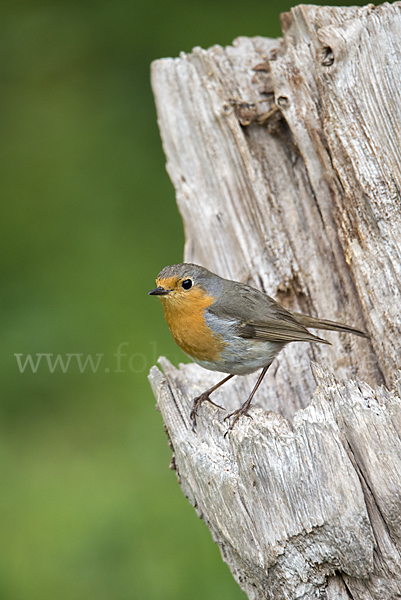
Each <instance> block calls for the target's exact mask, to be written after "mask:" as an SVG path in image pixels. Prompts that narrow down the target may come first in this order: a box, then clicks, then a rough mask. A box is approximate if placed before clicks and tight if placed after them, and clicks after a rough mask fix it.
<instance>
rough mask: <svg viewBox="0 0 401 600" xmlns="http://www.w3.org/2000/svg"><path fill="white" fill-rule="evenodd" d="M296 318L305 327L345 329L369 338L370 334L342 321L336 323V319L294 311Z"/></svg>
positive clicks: (333, 329)
mask: <svg viewBox="0 0 401 600" xmlns="http://www.w3.org/2000/svg"><path fill="white" fill-rule="evenodd" d="M292 316H293V317H294V319H295V320H296V321H297V322H298V323H300V324H301V325H303V326H304V327H314V328H315V329H330V330H332V331H345V332H346V333H353V334H355V335H360V336H361V337H364V338H369V335H368V334H367V333H366V332H365V331H361V330H360V329H356V328H355V327H349V326H348V325H343V324H342V323H336V322H335V321H328V320H327V319H315V318H314V317H308V315H303V314H302V313H292Z"/></svg>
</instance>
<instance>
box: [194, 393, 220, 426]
mask: <svg viewBox="0 0 401 600" xmlns="http://www.w3.org/2000/svg"><path fill="white" fill-rule="evenodd" d="M204 402H210V404H213V406H215V407H216V408H220V409H221V410H224V408H223V407H222V406H220V404H216V402H213V400H211V399H210V396H209V394H207V393H204V394H201V395H200V396H197V397H196V398H194V403H193V406H192V410H191V412H190V413H189V418H190V419H191V421H192V431H193V432H194V433H195V427H196V417H197V415H198V408H199V407H200V405H201V404H203V403H204Z"/></svg>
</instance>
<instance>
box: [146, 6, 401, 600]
mask: <svg viewBox="0 0 401 600" xmlns="http://www.w3.org/2000/svg"><path fill="white" fill-rule="evenodd" d="M282 28H283V39H279V40H271V39H266V38H260V37H258V38H252V39H249V38H239V39H237V40H235V41H234V42H233V45H232V46H230V47H227V48H221V47H219V46H214V47H212V48H210V49H209V50H202V49H200V48H195V49H194V50H193V52H192V53H191V54H187V55H186V54H182V55H181V56H180V58H178V59H164V60H160V61H156V62H155V63H154V64H153V66H152V84H153V89H154V93H155V97H156V104H157V110H158V120H159V126H160V130H161V135H162V140H163V146H164V149H165V153H166V156H167V169H168V172H169V174H170V177H171V179H172V181H173V184H174V186H175V189H176V193H177V203H178V206H179V209H180V211H181V214H182V217H183V220H184V224H185V232H186V245H185V260H186V261H191V262H197V263H199V264H203V265H204V266H206V267H208V268H210V269H211V270H212V271H215V272H217V273H218V274H220V275H222V276H225V277H230V278H233V279H237V280H241V281H244V282H247V283H250V284H251V285H254V286H255V287H259V288H260V289H262V290H264V291H266V292H267V293H268V294H269V295H272V296H274V297H276V298H277V299H278V300H279V301H280V302H281V303H283V304H284V305H286V306H288V307H289V308H291V309H292V310H295V311H302V312H307V313H309V314H312V315H316V316H321V317H323V318H329V319H335V320H340V321H341V320H342V321H344V322H345V323H349V324H351V325H355V326H359V327H361V328H365V329H366V330H368V331H369V333H370V334H371V343H369V342H368V341H367V340H364V339H360V338H356V337H352V336H349V335H346V334H341V335H339V334H337V333H333V332H327V333H326V332H325V336H326V337H327V339H328V340H329V341H330V342H331V343H332V344H333V345H332V346H331V347H326V346H324V345H321V346H317V345H315V346H313V347H312V346H308V345H306V344H291V345H290V346H288V347H287V348H286V349H285V350H284V351H283V352H282V354H281V355H280V356H279V357H278V359H276V361H275V363H273V365H272V367H271V369H270V370H269V371H268V374H267V376H266V380H265V381H264V383H263V384H262V386H261V388H260V389H259V390H258V392H257V395H256V397H255V406H254V408H253V409H252V411H251V414H252V417H253V418H252V420H250V419H242V420H241V421H240V423H239V424H238V426H237V427H236V428H235V429H234V431H233V432H232V433H231V434H230V435H229V436H227V437H226V438H224V437H223V434H224V432H225V427H226V426H225V425H224V423H223V418H224V413H222V411H220V410H218V409H215V408H214V407H212V406H208V405H206V406H205V405H204V406H202V408H201V411H200V415H199V418H198V427H197V431H196V434H194V433H193V432H192V431H191V424H190V421H189V412H190V409H191V403H192V398H193V397H194V396H196V395H198V394H199V393H200V392H202V391H204V390H205V389H206V388H207V387H209V386H211V385H213V383H215V382H216V381H217V380H218V379H219V377H220V374H216V373H210V372H207V371H204V370H203V369H201V368H200V367H197V366H196V365H193V364H189V365H180V367H179V369H176V368H174V367H173V366H172V365H171V364H170V363H169V362H168V361H167V360H166V359H161V364H162V367H163V371H164V373H162V372H161V371H160V370H159V369H158V368H157V367H153V368H152V371H151V374H150V381H151V384H152V387H153V390H154V392H155V395H156V398H157V401H158V406H159V408H160V410H161V412H162V415H163V419H164V423H165V426H166V430H167V433H168V436H169V439H170V442H171V446H172V449H173V452H174V463H173V464H174V466H175V468H176V471H177V474H178V475H179V480H180V483H181V487H182V490H183V492H184V493H185V495H186V496H187V497H188V499H189V501H190V502H191V503H192V504H193V505H194V507H195V509H196V511H197V513H198V515H199V516H200V517H201V518H203V519H204V521H205V522H206V524H207V525H208V527H209V528H210V531H211V533H212V536H213V539H214V540H215V541H216V542H217V543H218V544H219V546H220V549H221V552H222V556H223V559H224V560H225V561H226V562H227V563H228V565H229V566H230V568H231V570H232V573H233V575H234V577H235V579H236V580H237V581H238V583H239V585H240V586H241V588H242V589H243V590H244V591H245V592H246V593H247V595H248V597H249V598H252V599H262V598H269V599H270V598H274V599H281V598H283V599H284V598H305V599H307V598H327V600H340V599H341V600H343V599H349V598H354V599H363V600H365V599H366V600H371V599H377V600H386V599H389V600H390V599H392V600H393V599H395V598H401V591H400V590H401V572H400V569H401V560H400V551H401V485H400V483H401V442H400V435H401V401H400V394H401V384H400V381H401V374H400V373H399V372H398V371H397V369H399V368H400V354H401V310H400V306H401V233H400V232H401V201H400V193H399V190H400V189H401V181H400V180H401V170H400V166H399V165H400V164H401V160H400V159H401V156H400V155H401V151H400V147H401V144H400V123H401V118H400V117H401V97H400V95H401V93H400V86H399V81H400V77H401V4H400V3H395V4H393V5H388V4H384V5H382V6H379V7H376V8H375V7H373V5H369V6H366V7H363V8H359V7H348V8H340V7H317V6H298V7H296V8H294V9H292V10H291V12H290V13H287V14H285V15H283V16H282ZM162 266H164V265H161V267H162ZM311 360H312V361H313V363H312V369H311ZM334 374H335V375H334ZM254 380H255V375H253V376H248V377H236V378H234V379H233V380H232V381H230V382H228V383H227V384H226V385H225V386H224V387H223V388H221V389H220V390H218V391H216V393H215V396H214V400H215V401H216V402H217V403H218V404H222V405H223V406H225V407H226V408H227V410H234V409H235V408H237V407H238V406H239V404H240V403H241V402H242V401H243V400H244V398H245V397H246V394H247V393H248V392H249V390H250V388H251V387H252V384H253V382H254ZM316 384H317V387H316ZM205 576H206V575H205Z"/></svg>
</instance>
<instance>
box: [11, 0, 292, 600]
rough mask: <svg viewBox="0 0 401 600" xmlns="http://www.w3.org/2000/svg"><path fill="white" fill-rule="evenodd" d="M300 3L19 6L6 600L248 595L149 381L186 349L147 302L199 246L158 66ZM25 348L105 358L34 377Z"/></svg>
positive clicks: (15, 6) (263, 28)
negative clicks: (178, 197)
mask: <svg viewBox="0 0 401 600" xmlns="http://www.w3.org/2000/svg"><path fill="white" fill-rule="evenodd" d="M289 7H290V4H289V3H287V2H281V3H274V2H271V1H270V2H269V1H259V0H257V1H253V2H250V3H247V4H244V2H243V1H242V0H229V1H228V0H224V1H216V0H213V1H210V0H209V1H207V0H198V1H197V2H184V1H183V0H173V1H162V0H151V1H148V2H143V0H141V1H139V0H134V1H131V2H128V1H123V0H107V1H106V0H98V1H97V2H94V1H89V0H77V1H75V2H74V1H73V0H69V1H57V0H56V1H52V2H49V1H48V2H46V1H43V2H39V1H36V2H35V1H30V2H29V1H26V2H23V1H20V0H12V1H8V2H3V3H2V8H1V9H0V71H1V78H0V88H1V90H0V91H1V95H0V96H1V101H0V107H1V109H0V129H1V135H0V138H1V143H0V153H1V159H0V181H1V199H2V201H1V206H2V210H3V211H4V214H3V217H2V218H1V221H0V227H1V231H0V244H1V254H0V264H1V272H2V284H1V288H0V289H1V302H2V306H1V320H2V323H1V325H2V327H1V330H2V340H1V342H2V343H1V348H0V353H1V378H2V381H1V383H2V395H1V405H0V433H1V435H0V482H1V483H0V531H1V550H0V598H1V599H4V600H36V599H38V600H47V599H57V600H64V599H65V600H81V599H82V600H91V599H94V600H95V599H96V600H131V599H138V600H180V599H188V598H189V599H190V600H197V599H199V600H200V599H204V598H208V599H210V600H213V599H216V600H217V599H219V600H224V599H228V598H230V600H235V599H236V598H238V599H239V598H244V594H242V592H241V591H240V590H239V588H238V586H237V584H236V583H235V582H234V580H233V578H232V576H231V574H230V572H229V570H228V568H227V567H226V565H225V564H224V563H223V562H222V560H221V558H220V553H219V550H218V548H217V546H216V545H215V544H213V542H212V539H211V536H210V534H209V531H208V530H207V528H206V526H205V525H204V524H203V523H202V522H201V521H200V520H198V518H197V517H196V514H195V512H194V510H193V508H192V507H191V506H190V505H189V504H188V502H187V501H186V499H185V498H184V497H183V495H182V493H181V491H180V488H179V485H178V483H177V480H176V476H175V474H174V473H173V472H171V471H170V470H169V469H168V464H169V461H170V457H171V452H170V450H169V449H168V446H167V440H166V436H165V434H164V432H163V425H162V420H161V416H160V414H159V413H158V412H156V411H155V400H154V398H153V396H152V393H151V390H150V388H149V385H148V382H147V374H148V371H149V368H150V366H151V365H152V364H153V363H154V362H155V360H156V358H157V356H158V355H160V354H163V355H166V356H167V357H168V358H169V359H170V360H171V361H173V362H174V363H175V364H178V362H179V361H181V360H183V359H185V357H184V355H183V354H181V353H180V351H179V350H178V348H177V347H176V346H175V345H174V342H173V341H172V339H171V337H170V335H169V332H168V329H167V326H166V324H165V322H164V318H163V314H162V309H161V306H160V304H159V301H158V300H157V299H155V298H150V297H148V296H147V291H148V290H150V289H151V288H152V287H154V280H155V277H156V275H157V273H158V272H159V271H160V270H161V268H162V267H164V266H165V265H166V264H171V263H175V262H180V261H181V260H182V252H183V243H184V237H183V228H182V223H181V219H180V216H179V214H178V211H177V209H176V206H175V200H174V192H173V189H172V186H171V184H170V181H169V179H168V177H167V174H166V172H165V169H164V164H165V158H164V156H163V153H162V148H161V142H160V139H159V133H158V129H157V124H156V114H155V108H154V103H153V98H152V93H151V89H150V83H149V67H150V63H151V61H152V60H154V59H156V58H160V57H164V56H177V55H178V54H179V52H180V51H182V50H184V51H188V52H189V51H190V50H191V48H192V47H194V46H197V45H199V46H202V47H208V46H211V45H213V44H216V43H218V44H221V45H226V44H229V43H230V42H231V41H232V40H233V39H234V38H235V37H237V36H239V35H247V36H254V35H262V36H268V37H277V36H279V35H280V27H279V13H280V12H282V11H285V10H288V9H289ZM121 343H127V344H126V345H125V346H124V347H123V348H122V352H124V353H125V354H127V356H125V357H122V360H121V368H120V371H121V372H117V373H116V372H115V370H116V368H117V365H116V358H115V357H114V354H115V353H116V352H117V347H118V346H119V344H121ZM15 353H20V354H23V361H24V360H25V359H26V355H27V354H31V355H33V356H34V358H35V362H36V356H35V355H36V354H37V353H53V354H54V356H53V359H54V358H55V356H56V355H58V354H62V355H65V354H66V353H81V354H83V355H84V357H83V359H85V357H86V355H88V354H92V355H93V356H94V358H95V360H96V357H95V355H96V354H102V355H104V356H102V357H101V362H100V363H99V364H100V366H99V369H98V371H97V372H96V373H93V372H91V370H90V369H89V368H87V369H86V371H85V372H84V373H80V371H79V369H78V366H77V362H76V360H75V359H71V364H70V367H69V368H68V370H67V372H66V373H63V372H62V371H61V369H60V367H57V368H56V369H55V371H54V373H50V371H49V368H48V367H47V363H46V359H45V358H44V359H43V362H41V363H40V364H39V367H38V369H37V372H36V373H33V372H32V370H31V369H30V367H29V366H27V368H26V369H25V371H24V372H23V373H21V372H20V371H19V369H18V365H17V361H16V358H15V356H14V354H15ZM133 355H134V356H133ZM131 356H132V358H131V359H130V360H131V362H130V364H131V367H132V369H133V370H130V369H129V363H128V359H129V357H131ZM41 360H42V359H41ZM185 360H186V359H185ZM106 368H108V369H110V371H109V372H106V370H105V369H106Z"/></svg>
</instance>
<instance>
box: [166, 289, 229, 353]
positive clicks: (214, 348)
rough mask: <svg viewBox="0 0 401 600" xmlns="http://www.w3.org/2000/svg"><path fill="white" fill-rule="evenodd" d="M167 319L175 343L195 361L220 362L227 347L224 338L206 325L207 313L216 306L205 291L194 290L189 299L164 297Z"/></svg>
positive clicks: (188, 295)
mask: <svg viewBox="0 0 401 600" xmlns="http://www.w3.org/2000/svg"><path fill="white" fill-rule="evenodd" d="M161 300H162V304H163V309H164V316H165V317H166V321H167V323H168V326H169V327H170V331H171V333H172V335H173V338H174V340H175V342H176V343H177V344H178V346H179V347H180V348H181V350H183V351H184V352H185V354H188V356H190V357H191V358H194V359H195V360H207V361H215V360H219V358H220V354H221V351H222V350H223V348H224V346H225V342H224V341H223V338H222V337H221V335H219V334H215V333H213V331H212V330H211V329H210V327H208V326H207V325H206V323H205V318H204V310H205V308H207V307H208V306H210V305H211V304H213V302H214V300H215V299H214V298H213V297H211V296H207V295H206V294H205V293H204V292H203V291H202V290H199V289H193V290H191V292H190V293H189V294H187V295H186V296H185V297H183V296H182V295H177V296H175V297H174V296H173V295H171V296H164V297H161Z"/></svg>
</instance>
